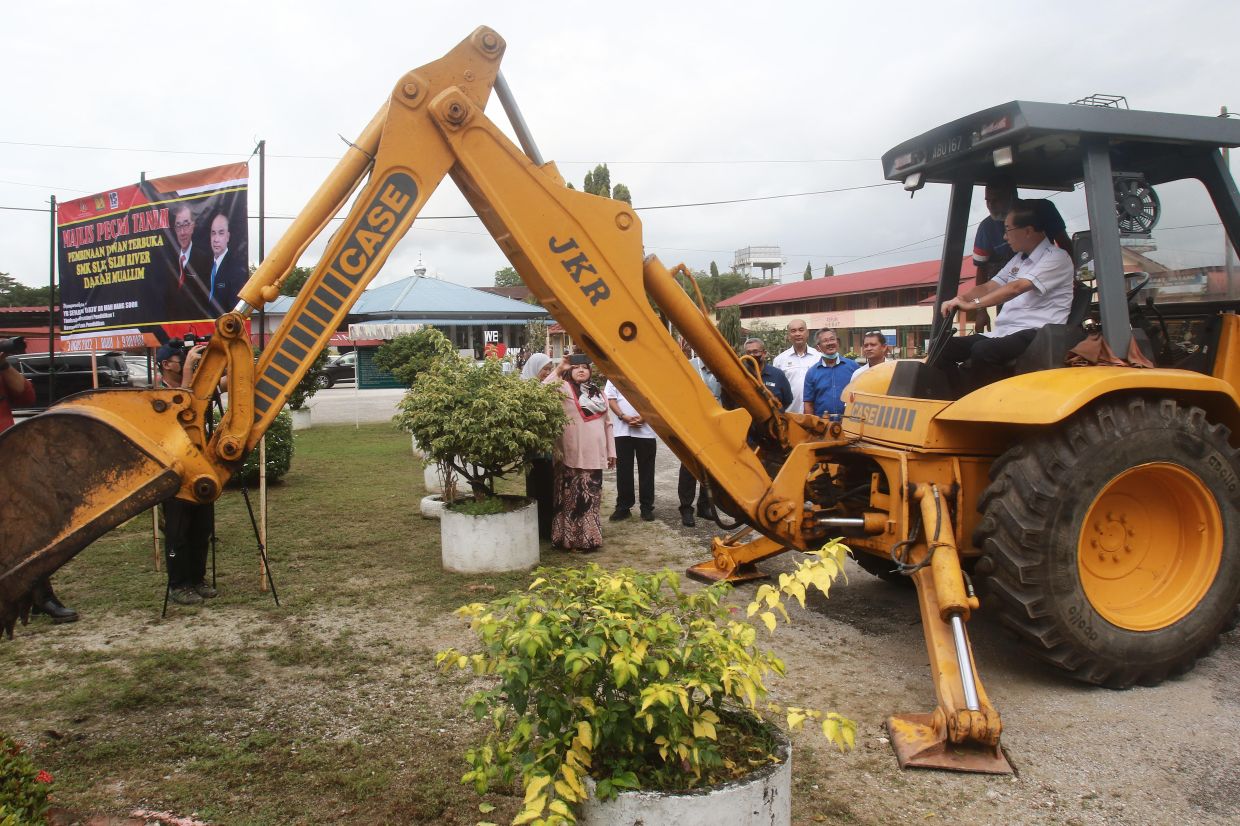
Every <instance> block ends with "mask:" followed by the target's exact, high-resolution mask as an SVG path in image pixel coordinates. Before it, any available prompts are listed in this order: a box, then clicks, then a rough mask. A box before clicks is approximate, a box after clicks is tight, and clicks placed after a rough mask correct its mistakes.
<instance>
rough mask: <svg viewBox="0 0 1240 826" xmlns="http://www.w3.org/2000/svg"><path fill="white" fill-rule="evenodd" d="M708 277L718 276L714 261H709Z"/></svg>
mask: <svg viewBox="0 0 1240 826" xmlns="http://www.w3.org/2000/svg"><path fill="white" fill-rule="evenodd" d="M710 277H711V278H718V277H719V265H718V264H716V263H715V262H714V261H711V262H710Z"/></svg>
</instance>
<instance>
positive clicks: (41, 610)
mask: <svg viewBox="0 0 1240 826" xmlns="http://www.w3.org/2000/svg"><path fill="white" fill-rule="evenodd" d="M30 612H31V613H32V614H47V615H48V616H49V617H51V618H52V623H53V624H55V625H63V624H64V623H66V622H77V621H78V612H77V611H74V610H73V609H72V608H68V607H66V606H64V605H61V604H60V600H58V599H56V598H55V597H52V598H51V599H45V600H43V601H42V602H36V603H35V604H34V605H32V606H30Z"/></svg>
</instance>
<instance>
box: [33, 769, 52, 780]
mask: <svg viewBox="0 0 1240 826" xmlns="http://www.w3.org/2000/svg"><path fill="white" fill-rule="evenodd" d="M54 779H55V778H53V777H52V775H51V773H50V772H47V771H45V770H43V769H39V773H38V774H36V775H35V776H34V782H36V783H51V782H52V780H54Z"/></svg>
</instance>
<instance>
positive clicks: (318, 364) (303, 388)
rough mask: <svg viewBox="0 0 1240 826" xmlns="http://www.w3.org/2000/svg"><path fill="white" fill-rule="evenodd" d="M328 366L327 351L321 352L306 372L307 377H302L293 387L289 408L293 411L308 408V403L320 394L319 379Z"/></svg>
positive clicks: (290, 393)
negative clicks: (324, 368) (312, 397)
mask: <svg viewBox="0 0 1240 826" xmlns="http://www.w3.org/2000/svg"><path fill="white" fill-rule="evenodd" d="M326 364H327V350H326V349H324V350H320V351H319V354H318V355H317V356H315V357H314V361H312V362H311V363H310V369H309V370H307V371H306V375H304V376H302V377H301V381H299V382H297V384H295V385H294V386H293V389H292V390H290V391H289V394H288V406H289V408H290V409H292V410H301V409H302V408H303V407H305V406H306V402H308V401H309V400H310V397H311V396H313V395H314V394H315V393H317V392H319V383H318V377H319V373H320V371H322V369H323V367H324V366H326Z"/></svg>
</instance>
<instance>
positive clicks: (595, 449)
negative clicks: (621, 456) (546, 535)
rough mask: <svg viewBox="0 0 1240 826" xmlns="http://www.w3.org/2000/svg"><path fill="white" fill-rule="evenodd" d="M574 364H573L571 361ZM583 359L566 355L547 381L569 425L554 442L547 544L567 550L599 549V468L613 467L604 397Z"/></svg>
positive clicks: (613, 448) (613, 444)
mask: <svg viewBox="0 0 1240 826" xmlns="http://www.w3.org/2000/svg"><path fill="white" fill-rule="evenodd" d="M573 362H576V363H573ZM592 375H593V374H592V373H591V371H590V364H589V362H588V360H586V357H585V356H570V357H568V358H565V359H564V361H563V362H561V363H560V366H559V368H558V369H557V370H556V371H555V372H554V373H552V374H551V375H549V376H548V377H547V378H546V379H545V382H546V383H547V384H554V383H556V382H559V384H560V391H561V392H562V393H563V394H564V413H565V415H566V416H567V417H568V425H567V426H566V427H565V428H564V433H563V435H561V436H560V440H559V442H558V443H557V445H556V447H557V450H556V452H557V453H558V454H559V462H557V463H556V467H555V506H554V515H553V516H552V520H551V544H552V546H553V547H556V548H565V549H567V550H570V551H574V550H575V551H581V552H587V551H597V550H598V549H599V548H601V547H602V546H603V521H602V518H601V517H600V516H599V508H600V506H601V505H602V501H603V468H614V467H615V466H616V440H615V438H614V437H613V436H612V432H611V417H610V416H609V415H608V408H607V399H605V398H604V397H603V391H602V390H600V389H599V387H598V385H596V384H595V383H594V382H593V381H592V380H591V379H592Z"/></svg>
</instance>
